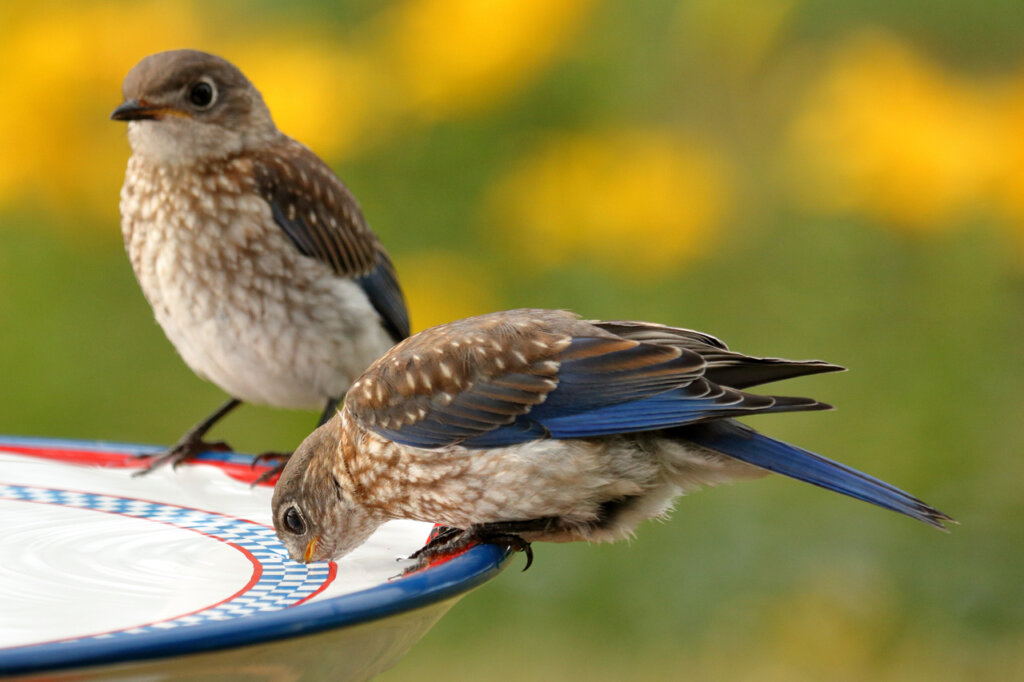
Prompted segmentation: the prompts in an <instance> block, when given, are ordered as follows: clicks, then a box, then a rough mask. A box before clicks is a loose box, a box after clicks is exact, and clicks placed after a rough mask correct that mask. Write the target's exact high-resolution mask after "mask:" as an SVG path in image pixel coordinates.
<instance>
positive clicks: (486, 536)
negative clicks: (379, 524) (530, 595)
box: [403, 522, 533, 575]
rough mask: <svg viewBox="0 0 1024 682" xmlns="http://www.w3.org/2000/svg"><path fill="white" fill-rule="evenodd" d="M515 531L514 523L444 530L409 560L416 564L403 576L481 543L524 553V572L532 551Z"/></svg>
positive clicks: (530, 560)
mask: <svg viewBox="0 0 1024 682" xmlns="http://www.w3.org/2000/svg"><path fill="white" fill-rule="evenodd" d="M518 527H519V526H518V525H517V523H516V522H510V523H486V524H479V525H473V526H470V527H469V528H468V529H466V530H463V529H461V528H454V527H452V526H443V527H441V528H440V529H438V530H436V531H435V532H434V533H432V536H431V538H430V540H429V541H428V542H427V544H425V545H424V546H423V547H420V548H419V549H418V550H416V551H415V552H413V553H412V554H410V555H409V557H408V558H409V559H413V560H415V561H416V563H415V564H414V565H412V566H410V567H409V568H408V569H406V570H405V571H404V572H403V575H408V574H410V573H415V572H416V571H419V570H421V569H423V568H426V567H427V566H429V565H430V564H431V563H433V562H435V561H437V560H438V559H443V558H451V557H453V556H455V555H457V554H461V553H462V552H464V551H465V550H467V549H469V548H470V547H472V546H473V545H477V544H481V543H482V544H491V545H501V546H504V547H508V548H509V549H510V550H512V551H513V552H525V553H526V566H524V567H523V570H524V571H525V570H526V569H528V568H529V567H530V566H531V565H532V564H533V548H532V547H531V546H530V543H529V542H527V541H526V540H524V539H523V538H522V537H521V536H520V535H518V534H517V533H516V532H515V529H517V528H518Z"/></svg>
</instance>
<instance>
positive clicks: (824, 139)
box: [791, 33, 1001, 232]
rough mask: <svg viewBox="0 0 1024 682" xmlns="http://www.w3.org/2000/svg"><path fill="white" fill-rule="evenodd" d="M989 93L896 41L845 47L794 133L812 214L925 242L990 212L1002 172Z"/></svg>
mask: <svg viewBox="0 0 1024 682" xmlns="http://www.w3.org/2000/svg"><path fill="white" fill-rule="evenodd" d="M991 105H992V101H991V98H990V96H989V93H988V92H987V91H985V90H983V89H982V88H980V87H977V86H975V85H973V84H971V83H968V82H966V81H963V80H960V79H957V78H955V77H953V76H951V75H949V74H947V73H945V72H944V71H943V70H942V69H940V68H939V66H938V65H936V64H934V63H932V62H930V61H928V60H927V59H926V58H925V57H924V56H922V55H920V54H918V53H916V52H914V51H913V50H912V49H911V48H910V47H908V46H907V45H905V44H903V43H901V42H900V41H899V40H897V39H895V38H894V37H892V36H887V35H882V34H877V33H876V34H871V35H864V36H860V37H858V38H856V39H853V40H851V41H849V42H847V43H845V44H843V45H841V46H840V47H839V48H838V49H837V50H836V52H835V54H834V55H833V57H832V59H831V60H830V63H829V65H828V67H827V68H826V69H825V71H824V75H823V77H822V78H821V81H820V82H819V83H817V85H816V86H814V87H813V88H812V90H811V92H810V95H809V97H808V98H807V101H806V103H805V107H804V109H803V111H802V112H801V113H800V115H799V116H798V117H797V119H796V121H795V125H794V127H793V130H792V140H791V141H792V150H793V152H794V158H795V161H796V166H797V170H796V172H795V173H794V175H793V183H792V184H793V189H794V192H795V194H796V195H797V197H798V198H799V199H800V200H801V201H802V202H803V203H804V204H805V205H806V206H808V207H811V208H814V209H818V210H823V211H828V212H834V211H855V212H860V213H863V214H866V215H869V216H872V217H874V218H875V219H877V220H880V221H883V222H885V223H888V224H891V225H894V226H897V227H900V228H903V229H905V230H907V231H910V232H926V231H929V230H933V229H935V228H937V227H941V226H943V225H947V224H949V220H950V219H951V218H954V217H956V216H958V215H960V214H961V213H963V212H964V211H965V210H967V209H971V208H973V207H974V206H975V205H977V204H979V203H980V202H983V201H984V200H985V199H986V198H987V196H986V193H987V191H988V189H989V187H990V185H991V182H992V179H993V177H994V175H993V174H994V173H995V170H996V168H997V166H998V164H999V157H1000V144H1001V142H1000V140H999V137H998V135H997V134H996V131H997V128H998V126H997V123H998V115H997V114H996V113H995V112H994V111H993V109H992V106H991Z"/></svg>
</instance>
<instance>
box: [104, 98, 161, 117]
mask: <svg viewBox="0 0 1024 682" xmlns="http://www.w3.org/2000/svg"><path fill="white" fill-rule="evenodd" d="M147 118H153V117H152V116H151V115H148V114H147V107H146V106H145V105H143V104H142V103H140V102H139V101H138V100H134V99H129V100H125V101H124V103H123V104H121V106H119V107H118V108H116V109H114V110H113V111H112V112H111V113H110V120H111V121H140V120H144V119H147Z"/></svg>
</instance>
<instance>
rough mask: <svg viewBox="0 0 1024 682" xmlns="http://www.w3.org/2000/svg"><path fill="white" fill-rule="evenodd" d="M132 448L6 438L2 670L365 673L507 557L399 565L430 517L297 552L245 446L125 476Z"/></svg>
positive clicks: (387, 661)
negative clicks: (349, 545)
mask: <svg viewBox="0 0 1024 682" xmlns="http://www.w3.org/2000/svg"><path fill="white" fill-rule="evenodd" d="M140 450H142V451H144V450H146V448H144V447H142V448H140V447H139V446H127V445H114V444H106V443H92V442H78V441H52V440H38V439H21V438H4V437H0V519H2V522H0V527H2V528H3V531H2V533H0V675H3V676H7V677H15V678H17V677H32V678H37V677H39V676H40V675H43V674H45V676H46V678H47V679H75V680H82V679H145V680H169V679H176V678H188V679H196V678H197V677H203V676H205V675H211V676H218V677H227V676H238V677H245V678H247V679H257V680H258V679H299V678H300V677H302V678H304V679H306V678H308V679H332V680H354V679H366V678H369V677H371V676H373V675H374V674H376V673H378V672H380V671H381V670H384V669H385V668H387V667H389V666H390V665H392V664H393V663H394V662H395V661H397V660H398V658H399V657H400V656H401V655H402V654H404V653H405V652H406V651H407V650H408V649H409V648H410V647H411V646H412V645H413V644H414V643H415V642H416V641H417V640H418V639H419V638H420V637H422V636H423V635H424V634H425V633H426V631H427V630H428V629H429V628H430V627H431V626H432V625H433V624H434V623H435V622H436V621H437V620H438V618H440V617H441V616H442V615H443V614H444V613H445V611H447V610H448V609H449V608H450V607H451V606H452V604H454V603H455V601H456V600H458V599H459V598H460V597H461V596H462V595H464V594H465V593H466V592H467V591H469V590H471V589H472V588H474V587H476V586H478V585H480V584H481V583H483V582H485V581H486V580H488V579H490V578H492V577H494V576H495V575H496V574H497V573H498V572H499V571H500V570H501V568H502V566H503V564H504V562H505V560H506V559H507V553H506V552H505V551H503V550H501V549H499V548H497V547H494V546H490V545H488V546H478V547H474V548H472V549H471V550H470V551H468V552H466V553H464V554H462V555H461V556H457V557H455V558H453V559H451V560H449V561H446V562H444V563H441V564H438V565H434V566H431V567H430V568H428V569H425V570H423V571H420V572H418V573H413V574H411V575H408V576H406V577H401V578H399V577H396V576H398V575H400V574H401V573H402V570H403V568H404V565H403V563H402V562H400V561H397V560H396V559H397V557H399V556H405V555H408V554H409V553H410V552H412V551H413V550H415V549H416V548H418V547H420V546H421V545H422V544H423V543H424V541H425V540H426V539H427V536H428V534H429V532H430V530H431V526H430V525H429V524H424V523H417V522H409V521H397V522H392V523H389V524H386V525H385V526H384V527H382V528H381V529H380V530H379V531H378V532H377V533H376V534H375V535H374V536H373V537H372V538H371V539H370V540H369V541H368V542H367V543H366V544H365V545H363V546H362V547H360V548H359V549H357V550H356V551H355V552H353V553H352V554H350V555H348V556H346V557H345V558H344V559H342V560H341V561H339V562H337V563H335V562H326V563H315V564H309V565H303V564H299V563H296V562H294V561H291V560H290V559H289V558H288V557H287V555H286V553H285V549H284V547H283V546H282V545H281V543H280V542H279V541H278V540H277V537H276V536H275V535H274V531H273V528H272V527H271V519H270V498H271V494H272V487H271V486H270V485H259V486H255V487H252V486H251V485H250V482H251V481H252V480H253V479H254V478H255V477H256V476H258V475H259V474H260V473H262V471H263V470H264V468H260V467H257V468H255V469H253V468H251V467H250V462H251V458H250V457H247V456H243V455H236V454H227V455H224V454H208V455H204V456H203V457H202V458H201V459H200V460H199V461H197V462H195V463H189V464H186V465H184V466H182V467H179V468H178V469H177V471H173V470H171V469H170V467H165V468H161V469H158V470H156V471H154V472H152V473H150V474H148V475H146V476H139V477H133V476H132V474H133V473H135V472H136V471H138V469H139V468H140V467H141V466H142V461H141V460H140V459H139V458H138V457H137V456H136V455H137V453H138V452H140Z"/></svg>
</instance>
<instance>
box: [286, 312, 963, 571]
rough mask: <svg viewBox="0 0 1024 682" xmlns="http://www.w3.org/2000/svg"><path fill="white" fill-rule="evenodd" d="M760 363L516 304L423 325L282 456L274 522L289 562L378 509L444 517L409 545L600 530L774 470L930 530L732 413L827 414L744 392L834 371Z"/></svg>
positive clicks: (598, 536)
mask: <svg viewBox="0 0 1024 682" xmlns="http://www.w3.org/2000/svg"><path fill="white" fill-rule="evenodd" d="M841 369H842V368H841V367H839V366H837V365H832V364H829V363H826V362H820V361H816V360H811V361H790V360H781V359H776V358H757V357H750V356H747V355H742V354H740V353H735V352H732V351H730V350H729V349H728V348H727V347H726V346H725V345H724V344H723V343H722V342H720V341H719V340H718V339H716V338H714V337H712V336H708V335H707V334H702V333H700V332H695V331H690V330H687V329H679V328H675V327H667V326H663V325H658V324H651V323H646V322H624V321H617V322H598V321H584V320H580V319H578V318H577V317H576V316H574V315H572V314H571V313H568V312H565V311H552V310H513V311H508V312H500V313H493V314H490V315H483V316H480V317H473V318H468V319H465V320H460V321H457V322H452V323H450V324H445V325H441V326H439V327H434V328H432V329H428V330H426V331H423V332H421V333H419V334H417V335H416V336H413V337H412V338H410V339H407V340H405V341H403V342H402V343H400V344H399V345H397V346H396V347H394V348H393V349H391V350H390V351H389V352H388V353H387V354H386V355H384V356H383V357H381V358H380V359H378V360H377V361H376V362H375V363H374V364H373V365H372V366H371V367H370V368H369V369H368V370H367V371H366V373H365V374H363V375H362V376H361V377H360V378H359V379H358V380H357V381H356V382H355V383H354V384H353V385H352V388H351V390H350V391H349V394H348V396H347V397H346V399H345V405H344V407H343V408H342V409H341V410H340V411H339V413H338V414H337V415H335V416H334V417H333V418H332V419H331V420H330V421H328V422H327V423H326V424H324V425H323V426H321V427H319V428H318V429H317V430H315V431H314V432H313V433H312V434H311V435H310V436H309V437H308V438H307V439H306V440H305V441H304V442H303V443H302V445H300V446H299V448H298V449H297V450H296V453H295V455H294V456H293V457H292V459H291V460H290V461H289V462H288V464H287V465H286V466H285V468H284V472H283V473H282V475H281V479H280V480H279V481H278V483H277V487H276V489H275V490H274V497H273V519H274V526H275V528H276V530H277V535H278V537H279V538H280V539H281V540H282V542H283V543H284V544H285V546H286V547H287V548H288V551H289V554H290V555H291V556H292V558H293V559H295V560H297V561H306V562H309V561H320V560H325V559H331V558H337V557H340V556H342V555H344V554H346V553H348V552H350V551H351V550H352V549H354V548H355V547H357V546H358V545H359V544H361V543H362V542H363V541H365V540H366V539H367V537H369V535H370V534H371V533H372V532H373V531H374V530H375V529H376V528H377V527H378V526H380V525H381V524H382V523H384V522H385V521H388V520H390V519H416V520H421V521H433V522H437V523H441V524H444V525H446V526H449V527H450V529H449V530H447V531H445V532H442V533H440V534H439V536H438V537H437V538H435V539H434V540H433V541H431V542H430V543H429V544H428V545H427V546H426V547H424V548H423V549H421V550H419V551H418V552H416V553H415V554H414V555H413V556H414V557H417V558H419V559H420V560H421V562H422V561H428V560H429V559H430V558H431V557H433V556H435V555H439V554H447V553H451V552H453V551H456V550H458V549H460V548H462V547H465V546H467V545H468V544H470V543H473V542H497V543H502V544H506V545H509V546H511V547H513V548H514V549H521V550H525V551H527V560H528V563H527V565H529V559H530V558H531V557H532V554H531V553H530V551H529V550H530V546H529V543H530V542H533V541H536V540H548V541H555V542H561V541H572V540H588V541H596V542H603V541H613V540H618V539H621V538H625V537H628V536H630V535H631V534H632V533H633V530H634V529H635V528H636V526H637V525H638V524H639V523H640V522H641V521H643V520H645V519H650V518H657V517H662V516H664V515H665V514H666V512H667V511H668V510H669V508H670V507H671V505H672V502H673V500H674V499H675V498H676V497H677V496H679V495H681V494H684V493H687V492H690V491H693V490H696V489H698V488H700V487H702V486H712V485H718V484H720V483H726V482H729V481H732V480H734V479H741V478H752V477H757V476H761V475H764V474H766V473H768V472H775V473H779V474H783V475H785V476H789V477H791V478H795V479H798V480H801V481H806V482H808V483H813V484H815V485H818V486H821V487H823V488H827V489H829V490H832V491H835V492H838V493H842V494H844V495H849V496H851V497H855V498H858V499H861V500H865V501H867V502H871V503H873V504H876V505H878V506H880V507H884V508H886V509H891V510H893V511H897V512H900V513H902V514H906V515H907V516H910V517H912V518H915V519H918V520H920V521H924V522H925V523H929V524H931V525H933V526H937V527H939V528H942V527H943V522H945V521H951V520H952V519H951V518H950V517H949V516H947V515H946V514H943V513H942V512H940V511H938V510H937V509H934V508H932V507H930V506H928V505H927V504H925V503H924V502H922V501H921V500H918V499H916V498H914V497H912V496H910V495H908V494H907V493H905V492H903V491H902V490H899V489H897V488H895V487H893V486H891V485H889V484H888V483H884V482H882V481H880V480H878V479H875V478H871V477H870V476H867V475H865V474H862V473H860V472H858V471H855V470H853V469H851V468H849V467H846V466H844V465H842V464H839V463H837V462H833V461H830V460H828V459H825V458H824V457H821V456H819V455H816V454H814V453H811V452H808V451H807V450H802V449H800V448H797V447H795V446H792V445H788V444H786V443H783V442H780V441H777V440H773V439H772V438H768V437H767V436H763V435H761V434H759V433H757V432H756V431H754V430H752V429H750V428H748V427H746V426H743V425H742V424H740V423H739V422H737V421H735V420H734V419H733V417H740V416H746V415H751V414H760V413H766V412H794V411H801V410H824V409H830V406H829V405H826V404H825V403H821V402H818V401H816V400H812V399H809V398H792V397H780V396H766V395H759V394H754V393H748V392H746V390H745V389H747V388H748V387H750V386H755V385H759V384H764V383H769V382H773V381H778V380H780V379H788V378H790V377H796V376H802V375H807V374H817V373H820V372H832V371H837V370H841Z"/></svg>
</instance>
